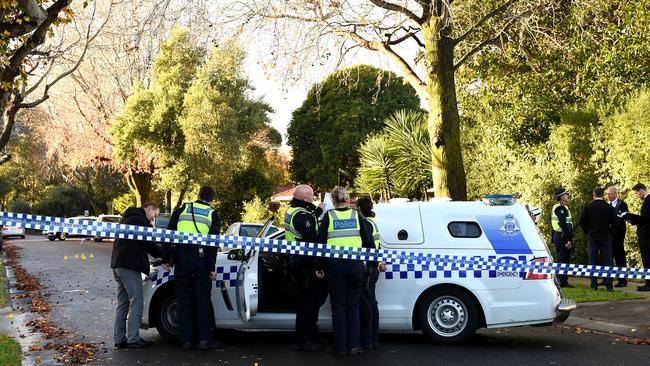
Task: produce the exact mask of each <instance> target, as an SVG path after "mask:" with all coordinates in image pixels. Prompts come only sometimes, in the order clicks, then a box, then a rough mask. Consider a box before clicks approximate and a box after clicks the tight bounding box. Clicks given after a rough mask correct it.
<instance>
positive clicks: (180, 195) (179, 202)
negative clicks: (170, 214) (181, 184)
mask: <svg viewBox="0 0 650 366" xmlns="http://www.w3.org/2000/svg"><path fill="white" fill-rule="evenodd" d="M186 192H187V189H185V188H183V189H181V191H180V192H178V200H176V205H174V210H176V209H177V208H179V207H181V205H182V204H183V199H184V198H185V193H186Z"/></svg>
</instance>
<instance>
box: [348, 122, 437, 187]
mask: <svg viewBox="0 0 650 366" xmlns="http://www.w3.org/2000/svg"><path fill="white" fill-rule="evenodd" d="M359 154H360V158H361V159H360V162H361V166H360V168H359V175H358V178H357V180H356V186H357V187H358V188H359V191H363V192H367V193H370V194H371V195H374V194H379V195H380V196H381V199H382V200H388V199H390V198H391V196H394V195H398V196H402V197H422V196H426V191H427V189H428V188H430V187H431V185H432V179H431V166H432V165H431V156H432V154H431V143H430V139H429V132H428V130H427V125H426V114H425V113H423V112H421V111H412V110H403V111H398V112H396V113H395V114H394V115H392V116H390V117H389V118H388V119H386V127H385V128H384V130H383V131H382V133H381V134H380V135H378V136H373V137H371V138H369V139H368V141H366V142H365V143H364V144H363V145H361V147H360V148H359Z"/></svg>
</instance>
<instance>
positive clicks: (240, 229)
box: [224, 222, 280, 238]
mask: <svg viewBox="0 0 650 366" xmlns="http://www.w3.org/2000/svg"><path fill="white" fill-rule="evenodd" d="M262 227H264V224H257V223H253V222H236V223H234V224H232V225H230V227H229V228H228V230H226V232H225V233H224V235H234V236H248V237H253V238H255V237H257V234H259V232H260V230H262ZM279 230H280V229H278V228H277V227H276V226H271V227H270V228H269V232H268V235H271V234H274V233H277V232H278V231H279Z"/></svg>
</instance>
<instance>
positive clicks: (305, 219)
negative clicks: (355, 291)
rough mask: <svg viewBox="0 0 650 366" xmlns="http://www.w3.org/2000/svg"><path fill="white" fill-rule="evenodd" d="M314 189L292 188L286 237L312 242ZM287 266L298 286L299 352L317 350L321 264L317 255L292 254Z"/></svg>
mask: <svg viewBox="0 0 650 366" xmlns="http://www.w3.org/2000/svg"><path fill="white" fill-rule="evenodd" d="M313 201H314V190H313V189H312V188H311V187H310V186H308V185H304V184H301V185H298V186H296V188H294V193H293V199H292V200H291V203H289V208H288V209H287V212H286V214H285V218H284V229H285V239H286V240H289V241H301V242H307V243H315V242H316V240H317V236H318V217H319V216H320V215H321V213H322V209H321V208H320V207H318V208H317V207H316V206H314V204H313V203H312V202H313ZM289 260H290V264H291V266H290V268H291V274H292V276H293V278H294V279H295V280H296V284H297V286H298V298H297V299H296V347H295V349H296V350H298V351H319V350H320V349H321V348H323V343H324V341H323V340H322V339H321V338H320V336H319V334H318V313H319V311H320V308H321V306H323V304H324V303H325V300H326V299H327V283H326V282H325V279H324V278H323V277H324V271H323V263H322V261H319V260H318V259H317V258H316V257H310V256H303V255H292V256H291V257H290V258H289Z"/></svg>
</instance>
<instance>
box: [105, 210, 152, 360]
mask: <svg viewBox="0 0 650 366" xmlns="http://www.w3.org/2000/svg"><path fill="white" fill-rule="evenodd" d="M159 213H160V208H159V207H158V204H157V203H155V202H147V203H145V204H144V205H142V207H129V208H127V209H126V211H124V217H123V218H122V220H121V221H120V224H126V225H135V226H144V227H151V222H152V221H153V220H154V219H155V218H156V216H158V214H159ZM147 253H149V254H151V255H152V256H154V257H160V251H159V250H158V246H157V244H156V243H155V242H149V241H143V240H134V239H115V242H114V243H113V254H112V256H111V268H112V269H113V277H114V278H115V282H117V309H116V312H115V327H114V331H113V337H114V341H115V347H116V348H125V347H128V348H142V347H144V346H146V345H148V344H149V342H147V341H145V340H144V339H142V337H140V324H141V323H142V276H141V275H140V273H144V274H146V275H148V274H149V257H148V256H147ZM127 319H128V320H127Z"/></svg>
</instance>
